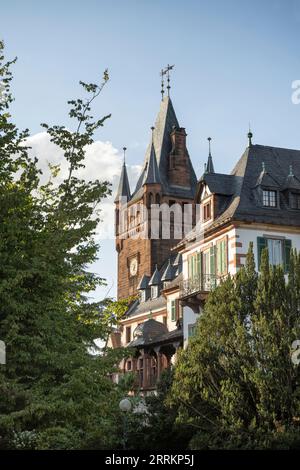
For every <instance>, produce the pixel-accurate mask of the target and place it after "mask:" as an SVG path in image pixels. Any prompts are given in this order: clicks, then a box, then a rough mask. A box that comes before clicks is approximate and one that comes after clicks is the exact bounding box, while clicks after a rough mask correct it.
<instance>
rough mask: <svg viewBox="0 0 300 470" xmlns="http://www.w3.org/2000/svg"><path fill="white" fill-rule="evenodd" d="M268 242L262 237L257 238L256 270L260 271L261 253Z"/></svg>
mask: <svg viewBox="0 0 300 470" xmlns="http://www.w3.org/2000/svg"><path fill="white" fill-rule="evenodd" d="M267 246H268V242H267V239H266V238H264V237H257V260H258V270H260V261H261V253H262V250H263V249H264V248H267Z"/></svg>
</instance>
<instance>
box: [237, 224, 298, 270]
mask: <svg viewBox="0 0 300 470" xmlns="http://www.w3.org/2000/svg"><path fill="white" fill-rule="evenodd" d="M236 233H237V235H238V241H239V242H240V243H241V244H242V246H241V247H238V248H237V254H242V255H243V257H242V258H241V262H243V260H244V261H245V256H244V255H246V254H247V251H248V248H249V244H250V242H253V252H254V258H255V265H256V269H257V267H258V259H257V255H258V252H257V237H264V236H268V237H274V238H276V237H277V238H284V239H288V240H291V242H292V248H293V249H294V248H296V249H297V250H300V231H299V233H296V232H294V231H293V232H288V231H284V230H282V231H278V230H274V229H273V228H271V227H270V228H268V229H266V228H261V229H260V228H257V227H256V228H251V227H243V228H237V230H236ZM243 264H244V262H243Z"/></svg>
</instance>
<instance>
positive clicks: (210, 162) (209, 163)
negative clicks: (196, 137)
mask: <svg viewBox="0 0 300 470" xmlns="http://www.w3.org/2000/svg"><path fill="white" fill-rule="evenodd" d="M207 140H208V159H207V165H206V168H205V173H206V174H207V173H214V172H215V169H214V164H213V159H212V156H211V147H210V142H211V137H208V138H207Z"/></svg>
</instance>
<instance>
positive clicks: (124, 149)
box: [123, 147, 127, 165]
mask: <svg viewBox="0 0 300 470" xmlns="http://www.w3.org/2000/svg"><path fill="white" fill-rule="evenodd" d="M126 150H127V147H123V152H124V157H123V158H124V159H123V165H125V154H126Z"/></svg>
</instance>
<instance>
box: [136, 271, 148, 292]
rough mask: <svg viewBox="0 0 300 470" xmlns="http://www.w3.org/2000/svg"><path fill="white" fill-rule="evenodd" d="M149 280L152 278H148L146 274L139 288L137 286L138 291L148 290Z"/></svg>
mask: <svg viewBox="0 0 300 470" xmlns="http://www.w3.org/2000/svg"><path fill="white" fill-rule="evenodd" d="M149 280H150V276H146V274H144V275H143V277H142V279H141V280H140V282H139V284H138V286H137V290H144V289H147V287H148V285H149Z"/></svg>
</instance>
